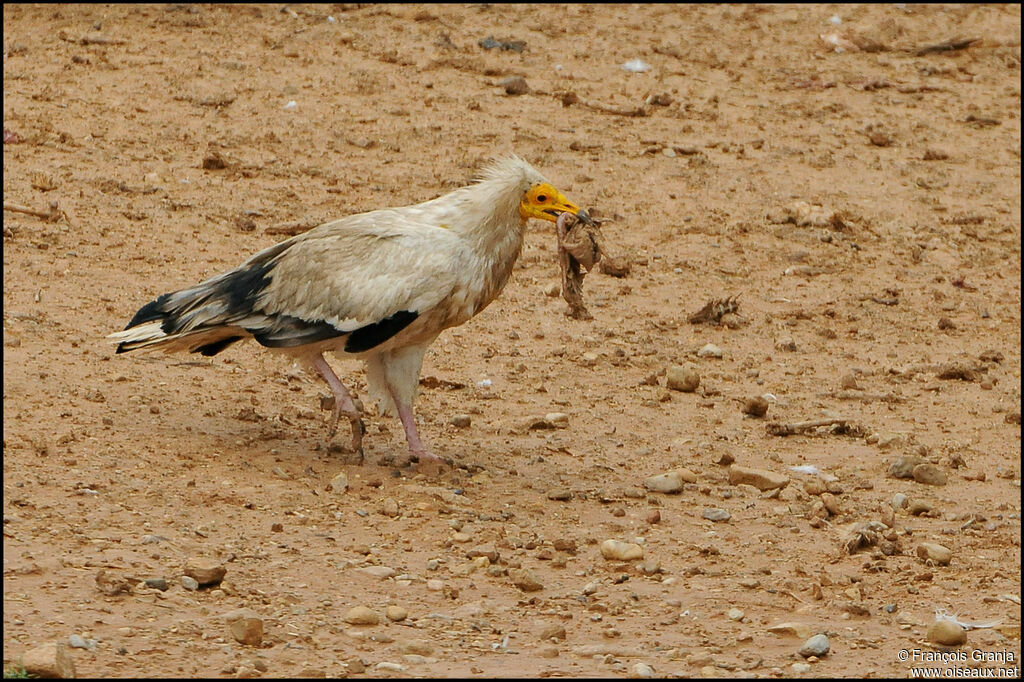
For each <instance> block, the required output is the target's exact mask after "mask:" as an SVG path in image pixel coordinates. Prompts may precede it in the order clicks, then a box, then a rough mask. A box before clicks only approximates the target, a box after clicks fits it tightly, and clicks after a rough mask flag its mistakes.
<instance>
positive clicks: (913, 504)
mask: <svg viewBox="0 0 1024 682" xmlns="http://www.w3.org/2000/svg"><path fill="white" fill-rule="evenodd" d="M931 510H932V504H931V502H926V501H925V500H911V501H910V502H909V503H908V504H907V512H909V513H910V514H911V515H912V516H920V515H921V514H927V513H928V512H930V511H931Z"/></svg>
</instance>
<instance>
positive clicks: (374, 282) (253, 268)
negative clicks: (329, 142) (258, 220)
mask: <svg viewBox="0 0 1024 682" xmlns="http://www.w3.org/2000/svg"><path fill="white" fill-rule="evenodd" d="M566 212H568V213H572V214H573V215H577V216H579V217H580V218H581V219H583V220H584V221H587V222H589V221H590V219H589V216H588V215H587V213H586V212H585V211H581V210H580V208H579V207H578V206H577V205H576V204H574V203H573V202H571V201H569V199H567V198H566V197H565V195H563V194H562V193H561V192H559V191H558V190H557V189H555V188H554V187H553V186H552V185H551V184H550V183H549V182H548V181H547V180H546V179H545V178H544V176H542V175H541V174H540V173H539V172H538V171H537V170H536V169H534V168H533V167H532V166H531V165H530V164H528V163H527V162H526V161H523V160H522V159H520V158H518V157H516V156H510V157H507V158H503V159H499V160H496V161H494V162H493V163H492V164H491V165H490V166H489V167H487V168H486V169H485V170H484V172H483V173H482V176H481V177H480V179H479V180H478V181H477V182H476V183H475V184H472V185H469V186H466V187H462V188H460V189H457V190H455V191H454V192H450V193H449V194H445V195H444V196H441V197H438V198H436V199H431V200H430V201H425V202H423V203H420V204H415V205H412V206H405V207H401V208H385V209H381V210H377V211H370V212H367V213H359V214H357V215H352V216H348V217H346V218H342V219H340V220H335V221H332V222H328V223H324V224H323V225H320V226H319V227H316V228H314V229H312V230H309V231H308V232H305V233H303V234H300V235H297V236H295V237H292V238H291V239H288V240H286V241H283V242H281V243H279V244H276V245H274V246H271V247H270V248H267V249H264V250H263V251H260V252H259V253H257V254H255V255H254V256H252V257H251V258H249V259H248V260H247V261H245V262H244V263H242V264H241V265H240V266H238V267H237V268H235V269H234V270H231V271H230V272H226V273H224V274H221V275H218V276H216V277H213V278H211V279H208V280H206V281H205V282H202V283H201V284H197V285H196V286H194V287H190V288H188V289H182V290H180V291H175V292H172V293H168V294H164V295H162V296H160V297H158V298H157V299H156V300H154V301H151V302H150V303H147V304H146V305H145V306H143V307H142V308H141V309H140V310H139V311H138V312H137V313H135V316H134V317H133V318H132V320H131V322H129V323H128V326H127V327H125V329H124V331H121V332H117V333H115V334H111V335H110V336H109V337H108V338H111V339H113V340H114V341H116V342H117V343H118V346H117V352H118V353H124V352H127V351H131V350H136V349H140V348H150V349H154V348H159V349H162V350H165V351H167V352H172V351H180V350H187V351H190V352H192V353H201V354H202V355H206V356H211V355H216V354H217V353H219V352H221V351H222V350H224V349H225V348H227V347H228V346H230V345H231V344H233V343H235V342H237V341H241V340H243V339H249V338H252V339H255V340H256V342H257V343H259V344H260V345H262V346H266V347H267V348H270V349H272V350H276V351H282V352H285V353H288V354H290V355H292V356H294V357H296V358H297V359H300V360H304V361H306V362H308V363H309V364H311V365H312V366H313V367H315V368H316V369H317V371H318V372H319V373H320V375H321V376H322V377H323V378H324V381H326V382H327V385H328V386H330V388H331V391H332V392H333V393H334V413H333V417H332V422H331V424H332V427H331V431H330V435H331V436H333V435H334V432H335V429H336V428H337V423H338V419H339V418H340V417H341V416H342V415H344V416H345V417H347V418H348V419H349V420H350V422H351V424H352V448H353V449H354V450H356V451H360V452H361V449H362V433H363V429H362V421H361V419H360V412H359V410H358V409H357V408H356V405H355V403H354V402H353V400H352V397H351V395H350V394H349V392H348V391H347V390H346V388H345V386H344V384H342V382H341V380H340V379H338V377H337V375H336V374H335V373H334V371H333V370H332V369H331V367H330V365H329V364H327V362H326V360H324V357H323V353H324V352H325V351H333V352H334V353H336V354H337V355H339V356H342V357H357V358H361V359H362V360H364V361H365V362H366V370H367V372H366V378H367V389H368V392H369V395H370V397H371V398H372V399H374V400H376V401H377V402H378V405H379V408H380V412H381V413H382V414H395V412H397V414H398V417H399V419H401V421H402V426H403V427H404V429H405V436H406V440H407V441H408V443H409V450H410V453H411V454H412V456H413V457H415V458H417V459H418V460H419V461H420V462H423V461H425V460H437V459H438V457H436V456H435V455H433V454H432V453H430V451H429V450H428V449H427V448H426V447H425V446H424V445H423V441H422V440H421V439H420V437H419V433H418V432H417V430H416V420H415V416H414V414H413V407H412V405H413V399H414V398H415V395H416V389H417V386H418V384H419V375H420V368H421V366H422V364H423V356H424V353H425V352H426V349H427V347H428V346H429V345H430V344H431V343H432V342H433V341H434V339H436V338H437V336H438V335H439V334H440V333H441V332H442V331H443V330H445V329H447V328H449V327H454V326H456V325H460V324H462V323H464V322H466V321H467V320H469V319H470V318H471V317H473V316H474V315H476V314H477V313H479V312H480V311H481V310H483V309H484V308H486V307H487V305H488V304H489V303H490V302H491V301H493V300H494V298H495V297H496V296H497V295H498V293H499V292H500V291H501V290H502V288H503V287H504V286H505V284H506V282H508V279H509V275H510V274H511V273H512V266H513V265H514V264H515V261H516V259H517V258H518V257H519V252H520V251H521V249H522V246H523V233H524V230H525V227H526V221H527V220H528V219H529V218H538V219H540V220H546V221H550V222H555V221H557V219H558V217H559V216H560V215H561V214H563V213H566Z"/></svg>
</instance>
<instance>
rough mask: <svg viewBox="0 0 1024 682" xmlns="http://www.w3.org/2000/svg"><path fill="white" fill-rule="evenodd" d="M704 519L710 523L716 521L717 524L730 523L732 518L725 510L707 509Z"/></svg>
mask: <svg viewBox="0 0 1024 682" xmlns="http://www.w3.org/2000/svg"><path fill="white" fill-rule="evenodd" d="M703 517H704V518H705V519H707V520H708V521H714V522H715V523H720V522H722V521H728V520H729V519H730V518H732V517H731V515H730V514H729V512H727V511H725V510H724V509H719V508H717V507H711V508H709V509H705V510H704V514H703Z"/></svg>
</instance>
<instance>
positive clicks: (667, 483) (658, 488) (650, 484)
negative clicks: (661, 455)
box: [644, 471, 683, 494]
mask: <svg viewBox="0 0 1024 682" xmlns="http://www.w3.org/2000/svg"><path fill="white" fill-rule="evenodd" d="M644 487H645V488H647V489H648V490H650V491H651V492H655V493H667V494H673V493H678V492H682V490H683V479H682V477H681V476H680V475H679V474H678V473H676V472H675V471H669V472H667V473H664V474H658V475H657V476H651V477H649V478H646V479H644Z"/></svg>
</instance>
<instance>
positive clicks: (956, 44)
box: [914, 38, 981, 57]
mask: <svg viewBox="0 0 1024 682" xmlns="http://www.w3.org/2000/svg"><path fill="white" fill-rule="evenodd" d="M979 42H981V38H950V39H949V40H944V41H942V42H941V43H935V44H934V45H925V46H924V47H919V48H918V49H916V50H914V54H915V55H916V56H918V57H921V56H923V55H926V54H934V53H936V52H954V51H956V50H963V49H964V48H967V47H970V46H972V45H974V44H975V43H979Z"/></svg>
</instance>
